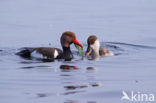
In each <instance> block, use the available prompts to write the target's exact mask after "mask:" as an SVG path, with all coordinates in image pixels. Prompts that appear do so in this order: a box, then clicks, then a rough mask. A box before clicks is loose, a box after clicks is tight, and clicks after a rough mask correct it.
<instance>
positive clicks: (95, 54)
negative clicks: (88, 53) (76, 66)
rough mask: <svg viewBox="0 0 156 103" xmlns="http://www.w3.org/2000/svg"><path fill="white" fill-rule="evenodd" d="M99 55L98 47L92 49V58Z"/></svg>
mask: <svg viewBox="0 0 156 103" xmlns="http://www.w3.org/2000/svg"><path fill="white" fill-rule="evenodd" d="M99 56H100V54H99V49H95V50H93V51H92V58H98V57H99Z"/></svg>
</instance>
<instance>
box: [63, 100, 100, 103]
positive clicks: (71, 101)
mask: <svg viewBox="0 0 156 103" xmlns="http://www.w3.org/2000/svg"><path fill="white" fill-rule="evenodd" d="M64 103H81V102H79V101H78V100H67V101H65V102H64ZM85 103H97V102H95V101H87V102H85Z"/></svg>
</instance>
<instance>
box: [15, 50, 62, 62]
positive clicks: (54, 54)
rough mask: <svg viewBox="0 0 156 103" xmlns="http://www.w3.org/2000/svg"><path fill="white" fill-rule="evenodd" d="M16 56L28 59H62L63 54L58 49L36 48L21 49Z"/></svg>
mask: <svg viewBox="0 0 156 103" xmlns="http://www.w3.org/2000/svg"><path fill="white" fill-rule="evenodd" d="M16 55H19V56H21V57H25V58H30V57H35V58H44V59H63V52H62V50H60V49H58V48H49V47H38V48H22V50H21V51H20V52H18V53H16Z"/></svg>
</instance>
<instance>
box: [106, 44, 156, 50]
mask: <svg viewBox="0 0 156 103" xmlns="http://www.w3.org/2000/svg"><path fill="white" fill-rule="evenodd" d="M103 43H106V44H113V45H123V46H131V47H137V48H144V49H156V47H153V46H147V45H138V44H130V43H122V42H103Z"/></svg>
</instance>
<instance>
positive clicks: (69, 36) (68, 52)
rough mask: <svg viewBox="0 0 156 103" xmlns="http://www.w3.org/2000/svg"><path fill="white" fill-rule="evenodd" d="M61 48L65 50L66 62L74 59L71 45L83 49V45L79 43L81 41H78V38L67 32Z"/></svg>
mask: <svg viewBox="0 0 156 103" xmlns="http://www.w3.org/2000/svg"><path fill="white" fill-rule="evenodd" d="M60 41H61V46H62V48H63V58H64V59H65V61H70V60H71V59H72V58H73V55H72V52H71V50H70V45H71V44H72V43H74V44H76V45H78V46H80V47H83V45H82V44H80V43H79V41H78V40H77V39H76V36H75V34H74V33H73V32H70V31H66V32H64V33H63V34H62V36H61V40H60Z"/></svg>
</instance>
